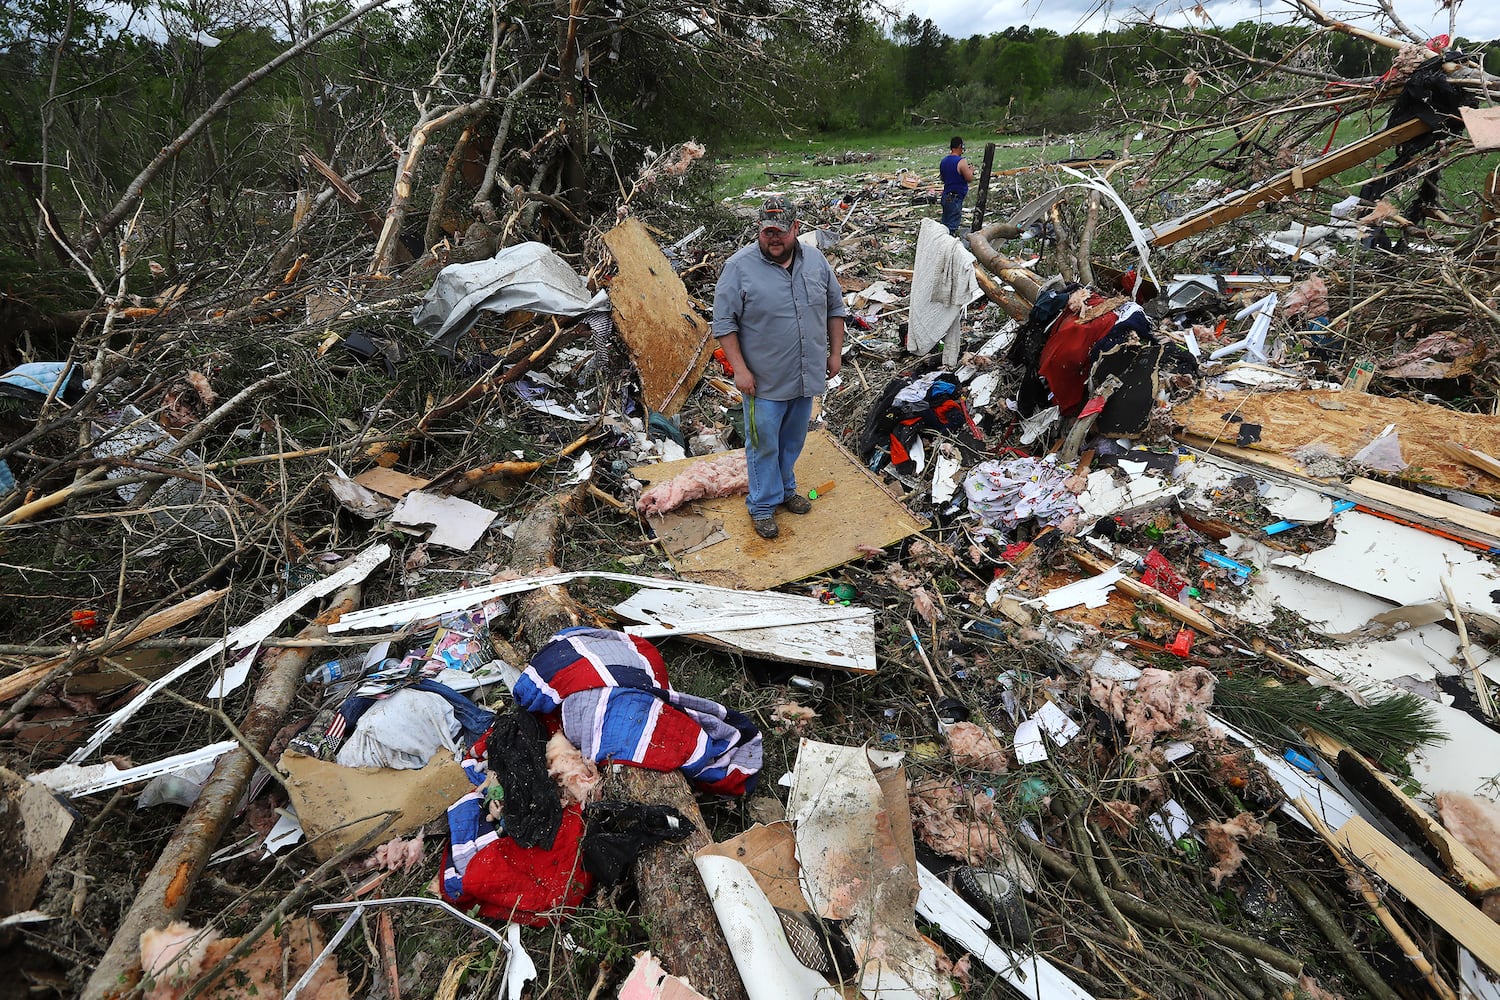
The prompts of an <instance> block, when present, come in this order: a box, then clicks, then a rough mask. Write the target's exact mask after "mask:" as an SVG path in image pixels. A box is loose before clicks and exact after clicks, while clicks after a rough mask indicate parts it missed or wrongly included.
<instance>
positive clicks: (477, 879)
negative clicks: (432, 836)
mask: <svg viewBox="0 0 1500 1000" xmlns="http://www.w3.org/2000/svg"><path fill="white" fill-rule="evenodd" d="M582 839H583V809H582V807H581V806H579V805H578V804H577V803H576V802H575V803H572V804H570V805H568V806H567V808H565V809H564V810H563V817H562V825H561V826H560V827H559V828H558V831H557V839H556V840H554V841H553V842H552V849H551V850H543V849H542V848H540V847H522V846H521V845H520V844H518V843H516V842H515V841H514V840H512V839H511V838H510V837H500V838H499V839H498V840H496V841H494V842H493V843H490V844H486V845H485V846H484V847H482V848H480V850H479V853H477V854H475V855H474V858H473V860H471V861H470V862H469V866H468V867H467V868H465V869H464V876H463V892H462V893H460V894H459V896H458V898H457V899H454V898H451V897H449V896H448V894H447V893H446V892H444V893H443V898H444V899H446V900H447V901H448V902H450V903H452V904H453V905H454V906H456V907H458V908H459V909H460V910H463V911H464V912H465V913H468V912H470V911H471V910H472V909H473V908H474V907H476V906H477V907H479V914H480V916H483V917H486V918H488V919H490V920H514V921H515V922H516V923H518V924H526V925H527V926H529V927H541V926H545V925H546V924H547V923H548V921H549V919H550V918H551V917H554V916H555V915H556V913H555V911H557V910H558V909H574V908H575V907H577V906H578V905H579V904H580V903H582V902H583V900H584V897H586V896H587V895H588V894H589V891H590V890H591V889H592V888H593V887H594V880H593V879H592V878H591V877H590V876H589V874H588V872H586V871H584V870H583V865H582V864H581V862H580V861H579V843H580V842H581V841H582ZM448 865H449V861H448V859H446V858H445V859H444V862H443V867H444V868H445V869H446V868H447V867H448Z"/></svg>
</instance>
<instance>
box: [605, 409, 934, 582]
mask: <svg viewBox="0 0 1500 1000" xmlns="http://www.w3.org/2000/svg"><path fill="white" fill-rule="evenodd" d="M696 461H699V459H696V458H687V459H683V460H681V461H678V462H664V463H662V464H659V465H644V466H638V467H637V468H634V469H631V470H630V471H631V475H633V476H635V477H636V478H637V479H640V480H642V481H643V482H645V483H646V484H647V485H650V484H652V483H658V482H661V481H663V480H666V479H670V478H672V477H673V476H675V475H678V474H679V473H682V472H684V471H686V470H687V468H688V467H689V466H691V465H692V464H693V463H694V462H696ZM829 482H832V483H833V484H834V486H833V489H831V490H829V491H828V493H827V495H826V496H819V498H818V499H817V500H814V501H813V505H812V512H811V513H809V514H803V515H800V516H799V515H797V514H789V513H787V512H786V511H784V510H783V511H778V512H777V514H776V523H777V524H779V525H780V526H781V535H780V537H778V538H773V539H770V540H767V539H764V538H761V537H760V536H759V535H757V534H756V533H755V529H754V528H753V527H752V526H751V524H750V515H749V512H748V511H746V509H745V497H744V496H743V495H740V496H732V497H720V498H718V499H715V500H697V501H694V502H693V503H691V504H689V505H687V506H686V507H684V508H682V510H683V511H684V512H685V514H686V515H688V516H691V515H693V514H699V515H702V516H703V517H707V518H709V519H711V520H716V521H719V522H721V523H722V524H723V526H724V533H725V534H726V535H728V536H729V537H728V538H727V539H726V540H725V541H722V542H718V543H717V544H714V545H709V546H707V547H705V548H701V549H699V550H697V551H696V552H691V553H683V554H680V555H679V554H671V559H672V565H673V566H674V567H675V568H676V570H677V572H678V573H679V574H680V575H681V576H682V578H683V579H685V580H692V581H694V582H697V583H712V584H715V585H717V586H721V587H733V588H736V589H739V590H770V589H771V588H773V587H778V586H780V585H781V584H784V583H791V582H792V581H794V580H801V579H803V578H805V577H809V576H813V575H814V574H817V573H822V572H824V571H826V570H830V569H833V568H834V567H837V566H842V565H843V564H844V563H846V562H851V561H853V560H855V559H859V558H861V557H862V556H863V555H864V553H863V552H862V551H861V550H860V548H859V547H860V546H861V545H867V546H874V547H876V548H885V547H886V546H888V545H894V544H895V543H896V542H899V541H900V540H901V539H903V538H906V537H907V536H908V535H914V534H916V533H917V532H919V531H921V530H922V529H923V528H925V527H926V526H927V524H926V522H925V521H923V520H921V519H920V518H918V517H917V516H916V515H915V514H913V513H912V512H911V511H910V510H908V509H907V508H906V506H905V505H904V504H902V503H901V501H900V500H897V499H896V498H895V497H893V496H892V495H891V494H890V493H888V492H886V489H885V487H884V486H882V485H881V483H880V481H879V480H877V479H876V478H875V476H874V475H873V474H871V472H870V470H869V469H866V468H865V467H864V466H863V465H862V464H860V462H859V461H858V460H857V459H856V458H854V456H853V455H850V454H849V453H848V452H847V451H845V450H844V449H843V448H842V447H841V446H840V445H839V443H838V442H837V441H836V440H834V437H833V435H832V434H829V433H828V432H827V431H826V430H820V431H815V432H814V433H812V434H809V435H808V436H807V446H806V447H805V448H804V449H803V450H802V457H801V458H800V459H798V461H797V488H798V489H799V490H801V491H802V492H803V493H806V492H807V490H809V489H816V488H818V487H821V486H822V485H823V484H825V483H829ZM667 516H668V517H671V516H672V515H670V514H668V515H667ZM652 523H653V524H658V523H660V519H653V521H652Z"/></svg>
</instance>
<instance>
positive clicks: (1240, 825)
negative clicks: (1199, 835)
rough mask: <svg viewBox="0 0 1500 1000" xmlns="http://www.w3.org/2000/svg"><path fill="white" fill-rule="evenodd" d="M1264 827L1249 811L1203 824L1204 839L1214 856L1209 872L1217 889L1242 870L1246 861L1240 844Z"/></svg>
mask: <svg viewBox="0 0 1500 1000" xmlns="http://www.w3.org/2000/svg"><path fill="white" fill-rule="evenodd" d="M1262 829H1263V828H1262V826H1261V824H1260V821H1259V820H1257V819H1256V818H1255V817H1254V816H1252V815H1250V814H1249V813H1240V814H1239V815H1238V816H1236V817H1235V818H1234V819H1231V820H1227V821H1225V822H1223V823H1215V822H1212V821H1209V822H1207V823H1204V824H1203V839H1204V840H1205V841H1207V843H1208V850H1209V853H1210V854H1212V855H1213V857H1214V865H1213V867H1212V868H1210V869H1209V870H1208V873H1209V874H1210V875H1212V876H1213V877H1214V888H1215V889H1217V888H1218V887H1219V886H1220V884H1222V883H1223V881H1224V880H1225V879H1226V878H1228V877H1229V876H1231V875H1233V874H1234V873H1235V872H1237V871H1239V870H1240V865H1242V864H1244V863H1245V852H1244V851H1242V850H1240V845H1241V844H1242V843H1244V842H1245V841H1247V840H1249V839H1250V838H1252V837H1255V836H1257V835H1259V834H1260V832H1261V830H1262Z"/></svg>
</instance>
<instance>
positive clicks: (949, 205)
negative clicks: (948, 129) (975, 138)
mask: <svg viewBox="0 0 1500 1000" xmlns="http://www.w3.org/2000/svg"><path fill="white" fill-rule="evenodd" d="M938 174H939V175H940V176H941V177H942V178H943V199H942V205H943V225H945V226H947V227H948V233H949V235H951V236H957V235H958V227H959V226H961V225H962V224H963V212H964V199H965V198H967V197H968V196H969V182H970V181H972V180H973V179H974V165H973V164H972V163H970V162H969V161H968V160H966V159H964V137H963V136H961V135H955V136H954V137H953V140H952V141H951V142H950V143H949V144H948V155H947V156H945V157H943V159H942V162H941V163H939V164H938Z"/></svg>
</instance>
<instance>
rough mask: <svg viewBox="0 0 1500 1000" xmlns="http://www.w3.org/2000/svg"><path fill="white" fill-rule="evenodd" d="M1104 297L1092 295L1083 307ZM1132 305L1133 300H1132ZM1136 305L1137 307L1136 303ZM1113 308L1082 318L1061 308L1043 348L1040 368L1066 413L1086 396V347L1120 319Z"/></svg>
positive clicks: (1073, 414)
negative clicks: (1055, 323)
mask: <svg viewBox="0 0 1500 1000" xmlns="http://www.w3.org/2000/svg"><path fill="white" fill-rule="evenodd" d="M1104 301H1105V299H1104V297H1103V296H1102V295H1091V296H1090V297H1089V298H1088V299H1087V301H1086V302H1085V308H1087V307H1089V306H1097V305H1099V304H1101V303H1103V302H1104ZM1132 305H1134V303H1132ZM1136 308H1139V306H1137V307H1136ZM1120 319H1121V318H1120V317H1119V316H1117V315H1115V312H1114V311H1113V310H1106V311H1105V312H1103V313H1101V314H1100V315H1098V316H1095V317H1094V318H1092V319H1090V320H1088V321H1087V322H1085V321H1084V320H1083V319H1081V318H1080V317H1079V315H1078V314H1077V313H1073V312H1064V313H1063V314H1062V316H1061V317H1060V318H1059V319H1058V321H1057V325H1056V326H1055V327H1053V329H1052V333H1051V335H1050V336H1048V337H1047V343H1046V346H1044V347H1043V348H1042V356H1041V361H1040V363H1039V369H1040V372H1041V376H1042V378H1044V379H1046V381H1047V388H1048V389H1049V390H1050V391H1051V393H1052V401H1053V402H1055V403H1056V404H1057V406H1058V409H1060V410H1062V415H1063V416H1065V417H1076V416H1077V415H1078V411H1079V410H1081V409H1083V404H1084V403H1085V402H1086V401H1087V399H1088V387H1087V386H1086V384H1085V380H1086V379H1087V377H1088V368H1089V351H1090V350H1091V349H1092V348H1093V346H1094V345H1095V344H1097V343H1098V342H1099V341H1101V340H1103V339H1104V338H1105V337H1107V336H1108V335H1109V332H1110V331H1111V330H1113V329H1114V328H1115V325H1116V324H1117V323H1119V322H1120Z"/></svg>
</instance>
